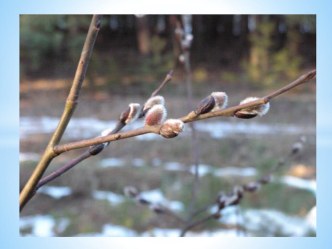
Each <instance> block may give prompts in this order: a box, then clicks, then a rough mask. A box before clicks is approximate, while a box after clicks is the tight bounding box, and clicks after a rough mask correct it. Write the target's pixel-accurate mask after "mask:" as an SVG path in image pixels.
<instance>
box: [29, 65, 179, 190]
mask: <svg viewBox="0 0 332 249" xmlns="http://www.w3.org/2000/svg"><path fill="white" fill-rule="evenodd" d="M172 76H173V71H172V70H171V71H170V72H168V73H167V75H166V77H165V79H164V80H163V82H162V83H161V84H160V85H159V86H158V88H157V89H156V90H155V91H154V92H153V93H152V94H151V97H153V96H155V95H157V94H158V93H159V92H160V91H161V89H162V88H163V87H164V86H165V85H166V84H167V83H168V82H169V81H170V80H171V79H172ZM125 126H126V124H124V123H122V122H121V121H120V120H118V122H117V124H116V125H115V127H114V129H113V130H112V131H111V132H110V133H109V134H115V133H117V132H119V131H120V130H122V129H123V128H124V127H125ZM104 148H105V147H104V145H103V144H97V145H94V146H93V147H91V148H89V149H88V150H86V151H84V152H83V153H82V154H81V155H79V156H77V157H76V158H74V159H72V160H71V161H69V162H68V163H66V164H65V165H63V166H62V167H60V168H59V169H57V170H55V171H54V172H52V173H51V174H49V175H47V176H45V177H43V178H42V179H41V180H40V181H39V182H38V184H37V186H36V188H35V191H34V192H33V194H34V193H36V191H37V190H38V189H39V188H40V187H42V186H44V185H45V184H47V183H49V182H51V181H53V180H54V179H56V178H58V177H59V176H61V175H63V174H64V173H66V172H67V171H68V170H70V169H72V168H73V167H75V166H76V165H78V164H79V163H80V162H82V161H84V160H86V159H88V158H90V157H92V156H95V155H97V154H99V153H100V152H101V151H103V149H104Z"/></svg>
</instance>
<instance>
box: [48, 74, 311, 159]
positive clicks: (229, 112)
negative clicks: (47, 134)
mask: <svg viewBox="0 0 332 249" xmlns="http://www.w3.org/2000/svg"><path fill="white" fill-rule="evenodd" d="M315 76H316V70H312V71H310V72H308V73H306V74H304V75H302V76H300V77H299V78H298V79H296V80H295V81H293V82H291V83H289V84H288V85H286V86H285V87H282V88H280V89H278V90H276V91H274V92H272V93H270V94H268V95H266V96H264V97H262V98H259V99H258V100H255V101H252V102H249V103H246V104H242V105H236V106H233V107H229V108H226V109H223V110H219V111H214V112H209V113H205V114H201V115H198V116H197V115H196V114H195V113H194V112H190V113H188V114H187V115H186V116H183V117H181V118H179V119H180V120H182V121H183V122H184V123H190V122H195V121H198V120H204V119H209V118H214V117H231V116H233V115H234V113H235V112H237V111H239V110H241V109H244V108H248V107H255V106H259V105H261V104H266V103H267V102H269V101H270V100H272V99H274V98H276V97H278V96H279V95H281V94H284V93H286V92H288V91H290V90H291V89H293V88H295V87H297V86H299V85H301V84H304V83H305V82H307V81H309V80H311V79H313V78H315ZM160 127H161V126H160V125H156V126H144V127H142V128H139V129H135V130H131V131H127V132H122V133H117V134H112V135H108V136H104V137H98V138H92V139H86V140H81V141H77V142H72V143H67V144H63V145H57V146H55V147H54V153H56V154H57V155H59V154H61V153H63V152H66V151H70V150H75V149H80V148H84V147H88V146H91V145H95V144H100V143H105V142H112V141H116V140H121V139H126V138H130V137H136V136H139V135H143V134H148V133H155V134H159V130H160Z"/></svg>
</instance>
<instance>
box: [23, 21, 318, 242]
mask: <svg viewBox="0 0 332 249" xmlns="http://www.w3.org/2000/svg"><path fill="white" fill-rule="evenodd" d="M190 17H191V28H192V35H193V40H192V46H191V49H190V63H191V69H192V70H191V71H192V92H193V100H192V103H194V106H195V105H196V103H198V102H199V101H200V100H201V99H202V98H204V97H206V96H207V95H209V94H210V93H211V92H213V91H225V92H227V94H228V96H229V105H230V106H231V105H236V104H238V103H239V102H240V101H241V100H242V99H244V98H245V97H248V96H263V95H265V94H267V93H269V92H271V91H273V90H274V89H277V88H279V87H281V86H284V85H286V84H287V83H289V82H291V81H293V80H294V79H296V78H297V77H298V76H300V75H301V74H303V73H305V72H307V71H309V70H311V69H313V68H315V64H316V17H315V16H314V15H250V16H248V15H193V16H190ZM179 19H181V16H175V15H158V16H157V15H140V16H134V15H111V16H104V17H103V20H102V27H101V30H100V32H99V34H98V37H97V40H96V43H95V48H94V51H93V55H92V58H91V61H90V63H89V68H88V72H87V76H86V80H85V82H84V86H83V89H82V91H81V96H80V100H79V105H78V106H77V108H76V111H75V114H74V116H73V118H72V120H71V121H70V123H69V126H68V128H67V130H66V132H65V134H64V136H63V139H62V142H63V143H64V142H69V141H76V140H80V139H85V138H91V137H95V136H99V135H100V132H101V131H102V130H104V129H106V128H112V127H113V126H114V124H115V122H116V120H117V118H118V116H119V114H120V113H121V112H122V111H123V110H124V109H125V108H126V106H127V105H128V103H131V102H138V103H141V104H143V103H144V102H145V101H146V99H147V98H148V97H149V96H150V94H151V93H152V92H153V90H154V89H155V88H156V87H157V86H158V85H159V83H160V82H161V81H162V80H163V79H164V77H165V75H166V74H167V72H168V71H169V70H170V69H174V76H173V79H172V81H171V82H170V83H169V84H168V85H167V86H166V87H165V88H164V89H162V91H161V92H160V94H161V95H163V96H164V97H165V99H166V106H167V110H168V117H170V118H177V117H181V116H183V115H185V114H186V113H188V112H189V111H191V110H192V108H193V107H194V106H190V105H189V104H188V100H187V94H188V92H187V87H186V83H185V79H186V73H185V71H184V70H183V66H182V65H181V63H178V58H179V54H180V53H181V51H179V46H178V45H177V42H176V40H175V26H176V22H177V20H179ZM90 21H91V16H83V15H70V16H69V15H47V16H46V15H45V16H43V15H21V16H20V137H21V140H20V188H22V187H23V185H24V184H25V182H26V181H27V179H28V177H29V176H30V175H31V172H32V171H33V169H34V167H35V166H36V163H37V162H38V160H39V158H40V155H41V153H42V152H43V150H44V148H45V146H46V145H47V142H48V139H49V138H50V135H51V133H52V132H53V130H54V129H55V127H56V125H57V122H58V119H59V117H60V115H61V113H62V111H63V108H64V103H65V100H66V97H67V94H68V91H69V88H70V84H71V82H72V79H73V76H74V73H75V70H76V66H77V62H78V59H79V56H80V53H81V49H82V46H83V43H84V39H85V37H86V32H87V30H88V27H89V24H90ZM315 94H316V86H315V84H314V83H309V84H305V85H302V86H300V87H298V88H296V89H293V90H292V91H291V92H289V93H287V94H285V95H282V96H280V97H278V98H277V99H275V100H273V101H272V102H271V110H270V112H269V113H268V114H267V115H266V116H264V117H261V118H255V119H252V120H239V119H235V118H214V119H208V120H204V121H199V122H195V124H194V126H195V129H196V131H197V143H198V147H199V155H198V159H199V175H200V178H199V182H198V186H199V187H198V192H197V197H196V201H195V205H194V206H195V208H200V207H203V206H205V205H206V204H209V203H211V200H214V199H215V198H216V197H217V195H218V193H220V191H225V192H227V191H230V190H231V189H232V188H233V187H234V186H235V185H239V184H245V183H248V182H250V181H252V180H255V179H257V177H259V176H260V175H262V174H265V173H266V172H268V171H269V170H270V169H272V168H273V167H274V166H275V165H276V164H278V162H279V161H280V160H283V159H285V158H287V155H289V153H290V152H291V150H292V146H293V145H294V143H296V142H297V141H299V140H300V139H302V141H305V143H304V147H303V149H302V150H301V151H300V153H299V154H298V155H297V156H296V157H292V158H290V159H289V158H288V159H287V160H286V161H285V165H284V166H283V167H282V168H280V170H278V172H276V174H275V177H274V178H273V181H272V182H271V183H269V184H267V185H264V186H262V188H261V189H260V190H259V191H257V192H255V193H252V194H246V195H245V197H244V198H243V200H242V201H241V203H240V204H239V205H237V206H233V207H229V208H226V209H225V210H224V212H225V213H224V214H223V216H222V217H221V218H220V219H216V220H210V221H209V222H207V223H204V224H202V225H200V226H197V227H195V228H193V229H192V230H190V232H188V234H187V236H315V234H316V225H315V224H316V223H315V222H316V218H315V212H316V211H315V206H316V198H315V193H316V180H315V179H316V170H315V166H316V136H315V132H316V114H315V113H316V96H315ZM142 125H143V122H142V121H138V122H136V123H134V124H131V125H129V126H128V127H126V128H125V130H128V129H134V128H138V127H140V126H142ZM192 144H193V138H192V131H191V128H190V127H189V126H186V130H185V132H184V133H183V134H181V136H179V137H177V138H174V139H171V140H165V139H162V138H160V137H158V136H156V135H143V136H140V137H136V138H131V139H127V140H121V141H117V142H114V143H112V144H111V145H110V146H109V147H108V148H107V149H105V150H104V151H103V152H102V153H101V154H99V155H98V156H96V157H93V158H89V159H88V160H86V161H84V162H82V163H81V164H79V165H77V166H76V167H75V168H74V169H73V170H71V171H69V172H68V173H66V174H65V175H63V176H61V177H60V178H58V179H56V180H55V181H53V182H51V183H50V184H48V185H47V186H45V187H43V188H41V189H40V191H39V193H38V194H37V195H36V196H35V197H34V198H33V199H32V201H31V202H30V203H28V204H27V206H26V208H25V209H24V210H23V211H22V212H21V216H20V234H21V235H22V236H178V235H179V233H180V229H181V227H182V225H181V224H180V223H179V221H178V220H176V219H172V218H169V217H168V216H165V215H162V214H156V213H154V212H153V211H152V210H150V209H149V208H147V207H146V206H144V205H140V204H138V203H136V202H135V201H133V200H132V199H129V198H126V197H125V196H124V194H123V188H124V187H126V186H128V185H130V186H134V187H136V188H137V189H138V190H139V191H141V192H142V195H144V198H146V199H147V200H149V201H151V202H153V203H162V204H163V205H165V206H167V207H168V208H169V209H171V210H172V211H173V212H175V213H177V214H178V215H180V216H181V217H184V218H186V217H188V215H189V212H190V209H192V196H191V194H192V188H193V185H194V174H193V164H194V163H195V162H194V157H195V156H193V148H192ZM82 151H84V149H83V150H76V151H71V152H68V153H65V154H63V155H61V156H59V157H58V158H56V159H55V160H54V161H53V162H52V164H51V165H50V167H49V168H48V170H47V172H46V174H48V173H50V172H52V171H53V170H55V169H57V168H59V167H60V166H61V165H63V164H64V163H66V162H67V161H68V160H70V159H72V158H74V157H75V156H78V155H79V154H80V153H82ZM209 212H211V210H209V209H208V210H207V211H206V212H205V213H203V214H202V215H203V216H204V215H206V214H208V213H209Z"/></svg>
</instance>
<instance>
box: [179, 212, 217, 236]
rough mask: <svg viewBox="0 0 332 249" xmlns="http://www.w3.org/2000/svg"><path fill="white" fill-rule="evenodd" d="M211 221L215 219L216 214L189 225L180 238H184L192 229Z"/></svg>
mask: <svg viewBox="0 0 332 249" xmlns="http://www.w3.org/2000/svg"><path fill="white" fill-rule="evenodd" d="M211 219H215V214H209V215H208V216H206V217H204V218H202V219H200V220H197V221H194V222H192V223H190V224H188V225H187V226H186V227H185V228H183V229H182V231H181V234H180V237H184V236H185V235H186V233H187V232H188V231H189V230H190V229H192V228H193V227H195V226H198V225H200V224H203V223H205V222H207V221H209V220H211Z"/></svg>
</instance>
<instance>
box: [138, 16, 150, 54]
mask: <svg viewBox="0 0 332 249" xmlns="http://www.w3.org/2000/svg"><path fill="white" fill-rule="evenodd" d="M136 24H137V25H136V27H137V31H136V34H137V43H138V50H139V52H140V54H141V55H148V54H149V53H150V51H151V40H150V37H151V35H150V30H149V24H148V17H147V16H140V17H137V18H136Z"/></svg>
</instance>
